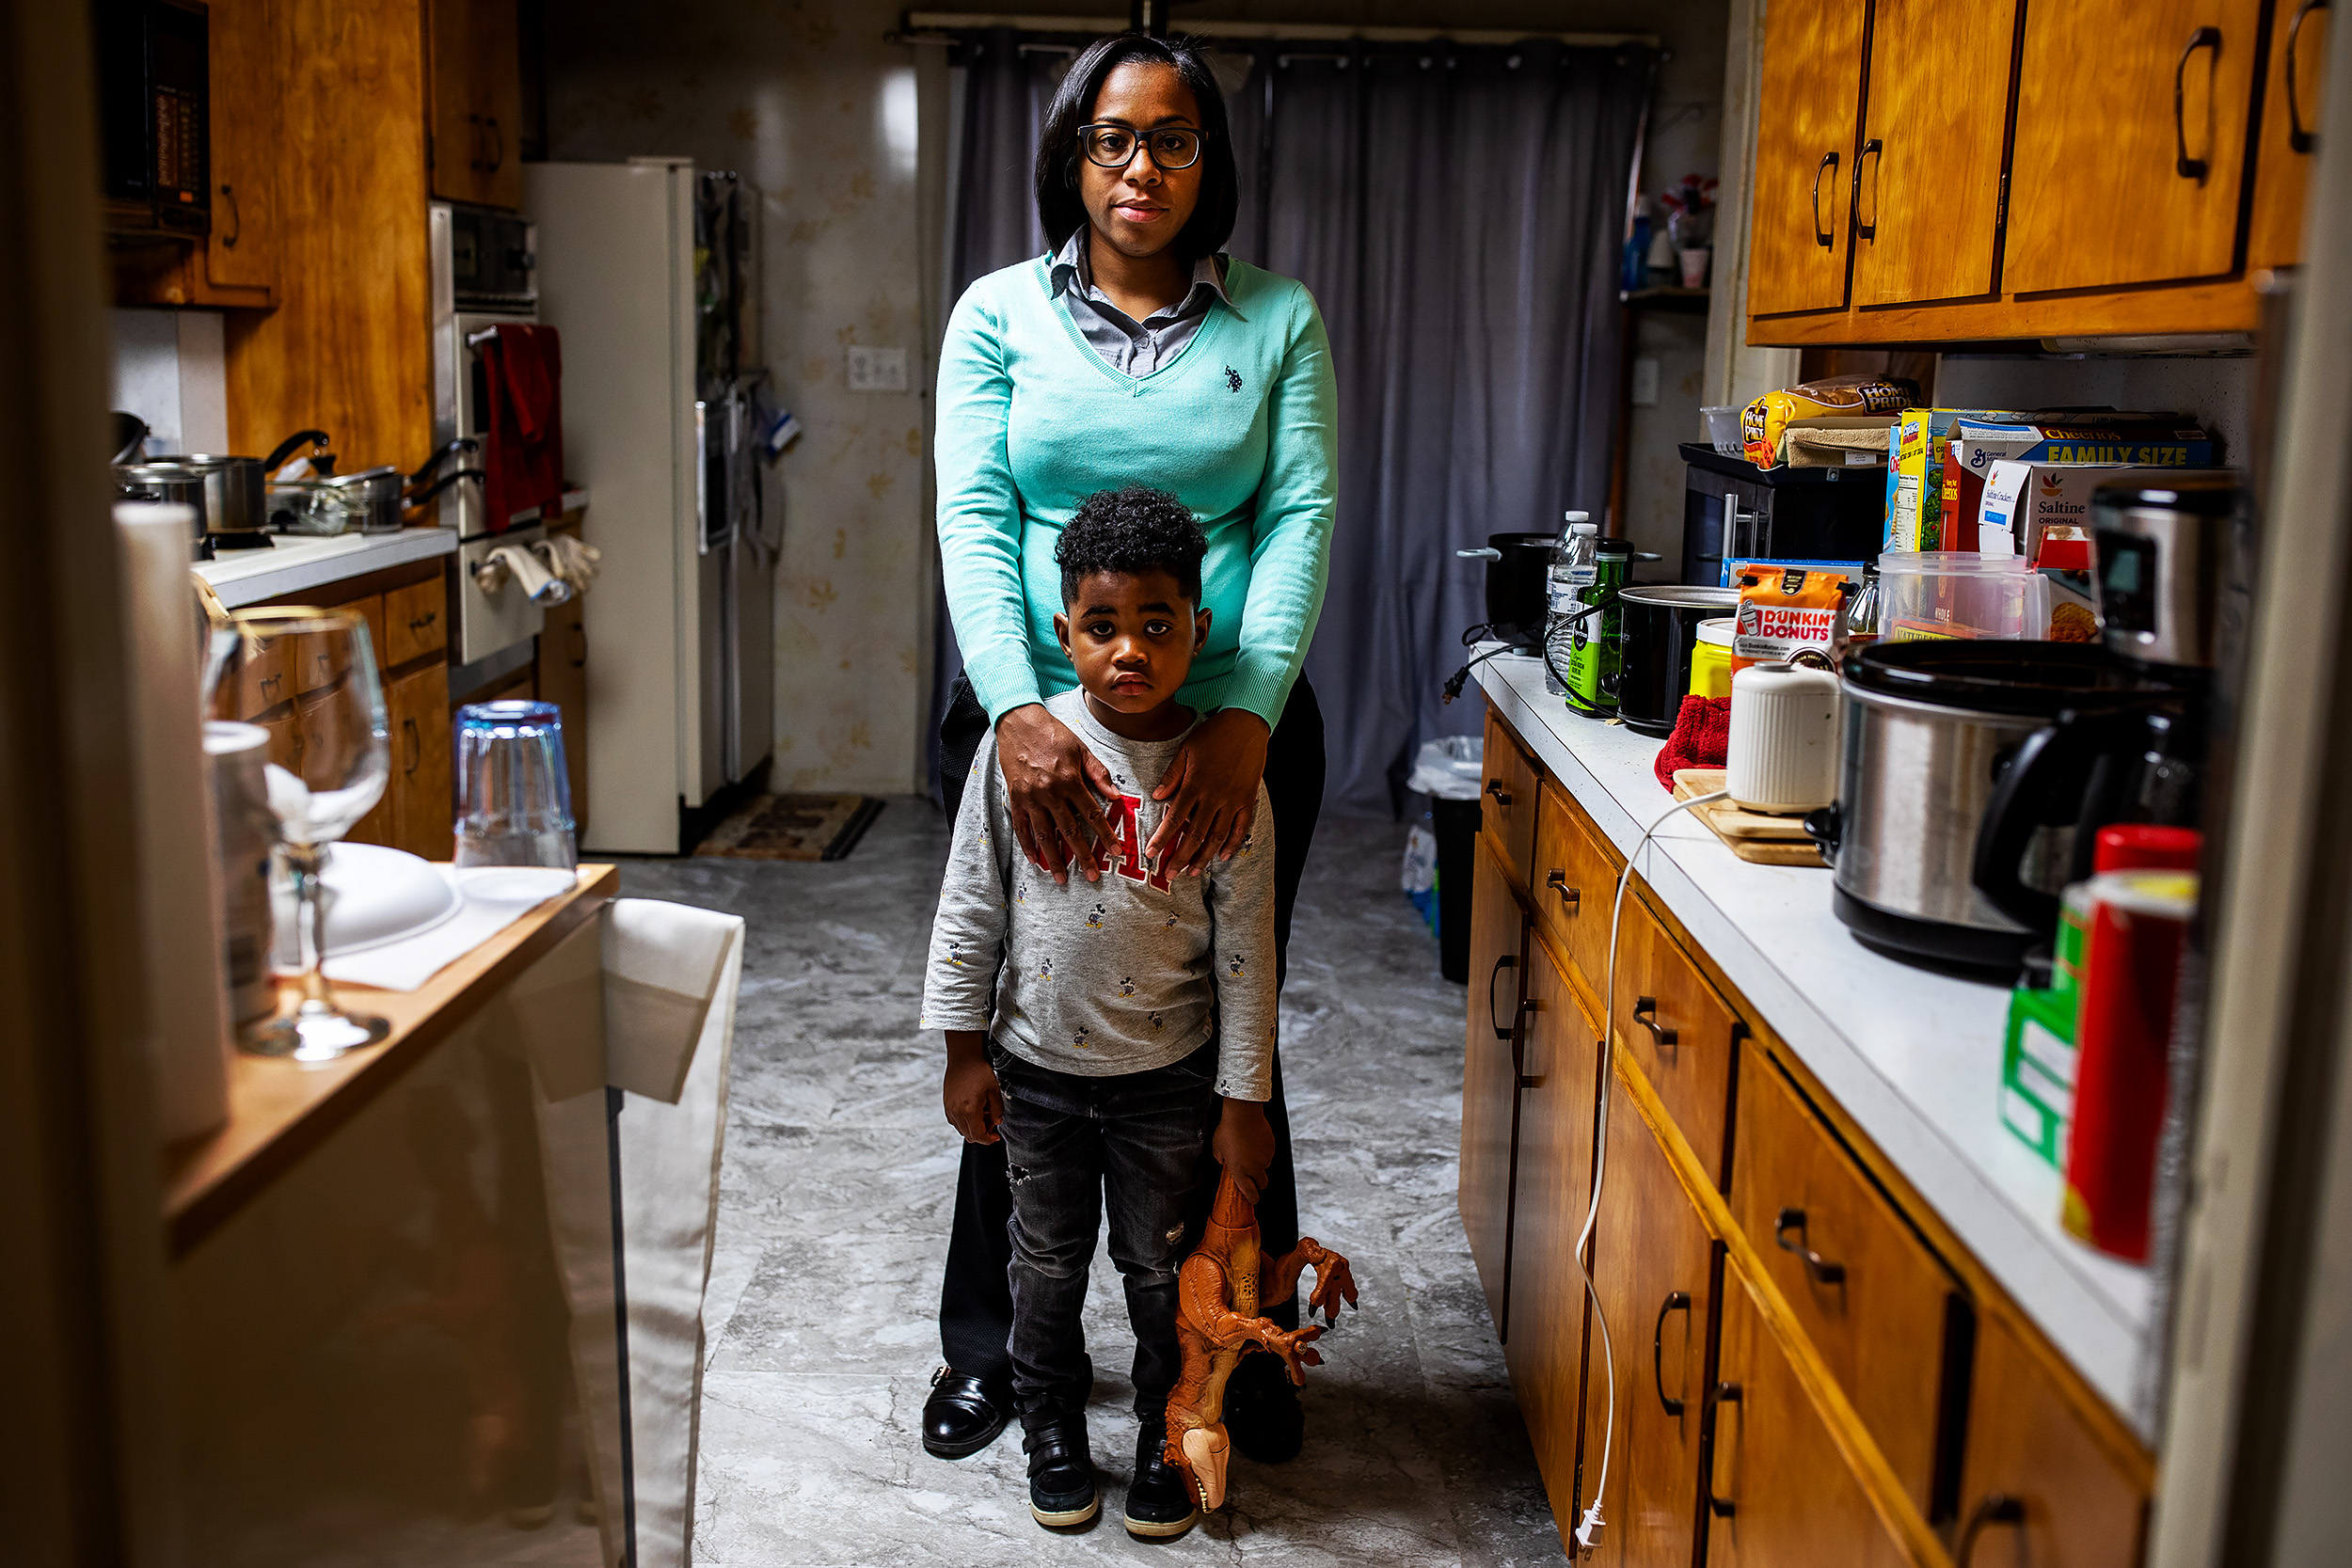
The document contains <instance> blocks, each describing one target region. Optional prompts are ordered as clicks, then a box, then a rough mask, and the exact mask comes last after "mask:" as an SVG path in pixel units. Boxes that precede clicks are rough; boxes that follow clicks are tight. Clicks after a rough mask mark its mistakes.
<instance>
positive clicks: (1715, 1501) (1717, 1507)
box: [1699, 1383, 1740, 1519]
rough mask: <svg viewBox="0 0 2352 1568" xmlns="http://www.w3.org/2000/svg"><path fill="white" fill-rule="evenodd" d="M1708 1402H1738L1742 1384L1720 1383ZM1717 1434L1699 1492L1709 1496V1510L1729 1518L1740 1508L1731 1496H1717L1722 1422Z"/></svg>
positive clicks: (1710, 1447) (1708, 1449)
mask: <svg viewBox="0 0 2352 1568" xmlns="http://www.w3.org/2000/svg"><path fill="white" fill-rule="evenodd" d="M1707 1402H1708V1404H1710V1405H1716V1406H1722V1405H1726V1404H1738V1403H1739V1402H1740V1386H1739V1385H1738V1384H1736V1383H1718V1384H1717V1385H1715V1387H1714V1389H1713V1391H1712V1392H1710V1393H1709V1394H1708V1396H1707ZM1715 1436H1716V1437H1717V1439H1719V1440H1718V1441H1716V1442H1713V1443H1709V1444H1708V1447H1707V1473H1706V1474H1705V1475H1703V1476H1701V1477H1699V1492H1700V1494H1701V1495H1702V1496H1704V1497H1706V1498H1707V1512H1708V1513H1712V1514H1713V1515H1714V1516H1715V1517H1716V1518H1718V1519H1728V1518H1730V1517H1731V1516H1732V1514H1733V1513H1737V1512H1738V1509H1737V1508H1736V1507H1735V1506H1734V1504H1733V1503H1732V1500H1731V1499H1730V1498H1729V1497H1717V1496H1715V1450H1716V1449H1719V1448H1721V1447H1723V1444H1722V1442H1721V1441H1720V1439H1721V1438H1722V1436H1723V1427H1722V1425H1721V1423H1718V1424H1717V1426H1716V1429H1715Z"/></svg>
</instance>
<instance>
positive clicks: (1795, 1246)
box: [1772, 1209, 1846, 1285]
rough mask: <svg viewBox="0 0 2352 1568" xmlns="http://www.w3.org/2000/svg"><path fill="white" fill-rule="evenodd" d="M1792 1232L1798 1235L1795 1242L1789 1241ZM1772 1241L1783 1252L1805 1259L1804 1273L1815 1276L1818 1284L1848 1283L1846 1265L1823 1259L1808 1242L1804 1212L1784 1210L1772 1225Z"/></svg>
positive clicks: (1800, 1210)
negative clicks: (1776, 1243)
mask: <svg viewBox="0 0 2352 1568" xmlns="http://www.w3.org/2000/svg"><path fill="white" fill-rule="evenodd" d="M1791 1230H1793V1231H1795V1232H1796V1233H1797V1239H1796V1240H1795V1241H1793V1242H1791V1241H1790V1240H1789V1239H1788V1232H1790V1231H1791ZM1772 1240H1773V1241H1775V1242H1778V1243H1780V1250H1781V1251H1783V1252H1793V1253H1795V1254H1796V1255H1797V1256H1798V1257H1800V1258H1802V1259H1804V1272H1805V1273H1807V1274H1809V1275H1812V1276H1813V1279H1814V1282H1815V1283H1816V1284H1820V1285H1842V1284H1844V1283H1845V1282H1846V1265H1845V1264H1843V1263H1834V1262H1832V1261H1831V1260H1830V1259H1826V1258H1824V1257H1822V1256H1821V1255H1820V1253H1818V1252H1816V1251H1814V1250H1813V1247H1812V1244H1811V1243H1809V1242H1808V1241H1806V1239H1805V1234H1804V1210H1802V1209H1783V1210H1782V1211H1781V1212H1780V1217H1779V1218H1778V1219H1777V1220H1775V1221H1774V1222H1773V1223H1772Z"/></svg>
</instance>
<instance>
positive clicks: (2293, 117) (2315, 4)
mask: <svg viewBox="0 0 2352 1568" xmlns="http://www.w3.org/2000/svg"><path fill="white" fill-rule="evenodd" d="M2326 9H2328V0H2303V3H2302V4H2301V5H2300V6H2297V7H2296V9H2295V20H2294V21H2293V22H2290V23H2288V24H2287V145H2288V146H2289V147H2291V148H2293V149H2294V150H2296V151H2297V152H2309V151H2311V150H2312V149H2313V148H2316V147H2317V146H2318V145H2319V133H2318V132H2317V131H2316V130H2314V129H2312V128H2310V127H2307V126H2305V125H2304V123H2303V105H2302V103H2301V102H2300V101H2299V100H2298V99H2296V96H2295V40H2296V39H2297V38H2298V37H2300V36H2301V34H2302V31H2303V19H2304V18H2305V17H2307V16H2309V15H2311V14H2312V12H2313V11H2324V10H2326ZM228 188H229V187H228V186H226V185H223V186H222V187H221V189H222V190H224V191H225V190H227V189H228Z"/></svg>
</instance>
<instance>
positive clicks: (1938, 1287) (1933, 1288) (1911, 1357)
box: [1731, 1041, 1966, 1521]
mask: <svg viewBox="0 0 2352 1568" xmlns="http://www.w3.org/2000/svg"><path fill="white" fill-rule="evenodd" d="M1742 1051H1743V1053H1744V1055H1743V1059H1742V1060H1741V1062H1740V1112H1739V1129H1738V1132H1737V1134H1736V1136H1735V1138H1734V1141H1733V1148H1734V1150H1735V1153H1734V1156H1733V1157H1734V1160H1735V1162H1736V1165H1737V1168H1736V1169H1735V1171H1734V1172H1733V1175H1732V1181H1731V1207H1732V1212H1734V1213H1735V1214H1736V1215H1738V1217H1739V1221H1740V1228H1741V1229H1742V1230H1744V1231H1745V1232H1746V1233H1747V1238H1748V1240H1749V1242H1750V1243H1753V1244H1754V1246H1755V1247H1756V1251H1757V1253H1758V1254H1759V1255H1761V1257H1762V1259H1763V1261H1764V1267H1765V1270H1766V1272H1767V1274H1768V1275H1770V1277H1771V1278H1772V1282H1773V1283H1774V1284H1775V1285H1777V1286H1778V1287H1779V1288H1780V1292H1781V1294H1782V1295H1783V1296H1785V1297H1786V1298H1787V1299H1788V1305H1789V1309H1790V1311H1791V1312H1792V1313H1793V1315H1794V1316H1795V1319H1796V1321H1797V1323H1799V1324H1800V1325H1801V1326H1802V1327H1803V1329H1804V1333H1805V1335H1806V1337H1807V1338H1809V1339H1810V1340H1811V1341H1812V1343H1813V1345H1814V1346H1815V1347H1816V1348H1817V1349H1818V1351H1819V1353H1820V1359H1821V1362H1822V1364H1823V1365H1824V1366H1826V1367H1827V1368H1828V1369H1829V1371H1830V1373H1831V1375H1832V1376H1834V1377H1836V1380H1837V1383H1838V1386H1840V1387H1842V1388H1843V1389H1844V1390H1845V1392H1846V1397H1847V1399H1849V1400H1850V1401H1851V1402H1852V1404H1853V1407H1854V1410H1855V1411H1856V1413H1857V1414H1859V1415H1860V1416H1861V1418H1862V1422H1863V1425H1864V1426H1865V1427H1866V1428H1867V1429H1868V1431H1869V1433H1870V1435H1871V1436H1872V1437H1873V1438H1874V1439H1875V1440H1876V1441H1877V1443H1878V1446H1879V1448H1880V1449H1881V1451H1882V1452H1883V1453H1884V1454H1885V1456H1886V1461H1887V1464H1888V1465H1891V1466H1892V1467H1893V1469H1894V1471H1895V1475H1896V1477H1897V1479H1898V1480H1899V1481H1901V1483H1902V1485H1903V1487H1904V1489H1905V1491H1906V1492H1908V1493H1909V1494H1910V1497H1911V1500H1912V1502H1913V1504H1914V1505H1915V1507H1916V1508H1917V1509H1918V1510H1919V1512H1920V1513H1921V1514H1922V1515H1923V1516H1924V1517H1926V1518H1928V1519H1930V1520H1931V1521H1932V1520H1935V1519H1936V1518H1937V1517H1938V1516H1939V1514H1940V1513H1947V1512H1948V1508H1943V1509H1939V1508H1938V1507H1937V1506H1936V1505H1937V1503H1938V1501H1939V1500H1940V1499H1939V1497H1938V1495H1937V1494H1938V1491H1939V1488H1938V1486H1937V1484H1936V1483H1937V1480H1938V1459H1939V1451H1938V1437H1939V1435H1940V1432H1941V1423H1940V1419H1939V1418H1940V1416H1941V1414H1942V1405H1941V1396H1942V1394H1943V1388H1944V1370H1945V1345H1946V1336H1947V1332H1951V1331H1952V1325H1951V1324H1950V1323H1948V1322H1947V1320H1948V1319H1949V1318H1950V1317H1951V1316H1952V1315H1953V1314H1954V1313H1955V1311H1960V1312H1964V1310H1965V1308H1964V1306H1963V1307H1955V1306H1954V1290H1953V1281H1952V1279H1951V1276H1950V1275H1949V1274H1947V1272H1946V1270H1945V1269H1944V1267H1943V1265H1942V1264H1941V1263H1940V1262H1939V1261H1938V1260H1937V1259H1936V1258H1935V1256H1934V1254H1932V1253H1931V1252H1930V1251H1929V1250H1928V1249H1927V1247H1926V1245H1925V1244H1924V1243H1921V1242H1920V1240H1919V1238H1918V1236H1917V1235H1916V1234H1915V1232H1914V1231H1913V1230H1912V1229H1911V1228H1910V1227H1909V1226H1908V1225H1906V1224H1905V1222H1904V1220H1903V1217H1902V1215H1901V1214H1900V1213H1899V1212H1897V1211H1896V1210H1895V1209H1894V1208H1893V1207H1892V1206H1891V1205H1889V1204H1888V1203H1887V1202H1886V1200H1885V1199H1884V1198H1883V1196H1880V1194H1879V1193H1878V1191H1877V1190H1876V1189H1875V1188H1874V1187H1872V1186H1871V1184H1870V1181H1869V1179H1868V1178H1867V1176H1866V1175H1864V1173H1863V1170H1862V1167H1861V1166H1860V1165H1858V1164H1855V1163H1854V1161H1853V1159H1852V1158H1851V1156H1850V1155H1849V1154H1848V1153H1847V1152H1846V1150H1845V1149H1844V1148H1841V1147H1840V1146H1839V1145H1838V1144H1837V1143H1836V1140H1835V1139H1834V1138H1833V1137H1832V1136H1831V1134H1830V1132H1829V1130H1828V1129H1827V1128H1826V1127H1824V1126H1823V1125H1822V1124H1821V1123H1820V1120H1819V1119H1818V1118H1817V1117H1814V1115H1813V1114H1812V1111H1811V1110H1810V1108H1808V1107H1807V1106H1806V1105H1805V1103H1804V1101H1803V1100H1801V1099H1799V1098H1798V1095H1797V1092H1796V1090H1795V1089H1794V1088H1793V1087H1791V1086H1790V1085H1789V1083H1788V1080H1787V1079H1786V1078H1785V1077H1784V1076H1782V1074H1781V1073H1780V1072H1779V1070H1778V1069H1776V1068H1775V1067H1774V1066H1773V1065H1772V1059H1771V1057H1770V1056H1768V1055H1767V1054H1766V1053H1764V1052H1763V1051H1762V1050H1761V1049H1760V1048H1758V1047H1757V1046H1756V1043H1755V1042H1754V1041H1750V1042H1748V1043H1747V1044H1745V1045H1744V1046H1743V1047H1742ZM1960 1332H1963V1333H1965V1332H1966V1330H1965V1329H1962V1330H1960Z"/></svg>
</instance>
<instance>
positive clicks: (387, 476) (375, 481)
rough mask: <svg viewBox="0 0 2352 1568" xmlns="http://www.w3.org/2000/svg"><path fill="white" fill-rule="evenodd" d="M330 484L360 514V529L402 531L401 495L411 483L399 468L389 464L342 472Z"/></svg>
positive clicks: (376, 531)
mask: <svg viewBox="0 0 2352 1568" xmlns="http://www.w3.org/2000/svg"><path fill="white" fill-rule="evenodd" d="M326 484H327V487H328V488H329V489H331V490H334V491H336V492H337V493H338V494H340V495H341V496H342V497H343V498H344V500H345V502H346V504H347V505H348V506H349V507H350V508H351V510H352V511H353V512H354V513H355V514H356V515H358V519H359V531H360V532H362V533H397V532H399V531H400V503H401V498H402V497H403V496H404V495H405V494H406V493H407V488H408V483H407V476H406V475H405V474H403V473H402V472H401V471H400V470H399V469H398V468H395V467H389V465H388V466H386V467H381V468H362V469H360V470H359V471H358V473H356V474H338V475H336V476H335V477H334V478H333V479H330V480H328V481H326Z"/></svg>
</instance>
